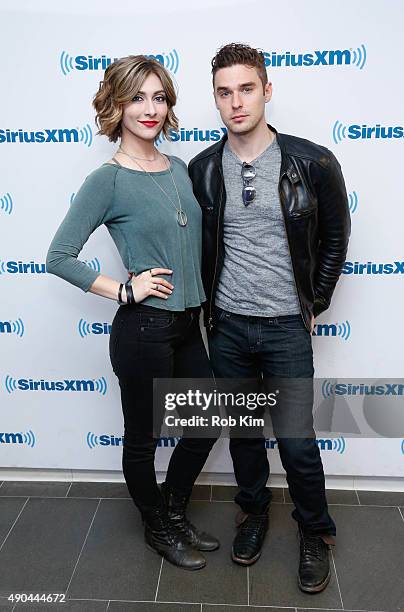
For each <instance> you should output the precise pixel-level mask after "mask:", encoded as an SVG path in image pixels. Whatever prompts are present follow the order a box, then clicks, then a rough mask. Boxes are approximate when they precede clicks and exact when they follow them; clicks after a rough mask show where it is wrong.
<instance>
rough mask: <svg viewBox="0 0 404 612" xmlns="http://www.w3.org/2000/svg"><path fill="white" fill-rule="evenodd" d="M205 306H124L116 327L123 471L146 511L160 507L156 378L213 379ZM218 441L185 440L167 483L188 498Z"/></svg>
mask: <svg viewBox="0 0 404 612" xmlns="http://www.w3.org/2000/svg"><path fill="white" fill-rule="evenodd" d="M199 313H200V307H198V308H189V309H186V310H185V311H182V312H173V311H167V310H162V309H160V308H154V307H152V306H146V305H143V304H136V305H135V306H121V307H120V308H119V309H118V311H117V313H116V315H115V317H114V320H113V323H112V330H111V336H110V358H111V364H112V368H113V370H114V372H115V374H116V376H117V377H118V379H119V386H120V389H121V402H122V410H123V417H124V442H123V454H122V467H123V473H124V477H125V480H126V484H127V486H128V489H129V493H130V495H131V497H132V499H133V501H134V503H135V504H136V506H137V507H138V508H139V510H140V511H141V512H142V510H143V509H147V508H150V507H155V506H160V505H161V494H160V490H159V488H158V486H157V481H156V472H155V469H154V456H155V451H156V447H157V443H158V439H155V438H154V437H153V378H171V377H174V378H212V370H211V367H210V363H209V359H208V356H207V353H206V350H205V346H204V344H203V340H202V335H201V331H200V327H199ZM215 441H216V439H215V438H214V439H213V438H205V439H199V438H181V440H180V441H179V442H178V444H177V445H176V447H175V449H174V451H173V454H172V456H171V459H170V463H169V466H168V471H167V476H166V482H167V484H168V485H169V486H170V487H172V488H174V489H176V490H177V491H178V492H179V493H183V494H184V495H189V494H190V493H191V491H192V487H193V484H194V482H195V480H196V478H197V477H198V475H199V473H200V472H201V470H202V468H203V466H204V464H205V461H206V459H207V457H208V455H209V452H210V450H211V448H212V446H213V444H214V443H215Z"/></svg>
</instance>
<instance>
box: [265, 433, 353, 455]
mask: <svg viewBox="0 0 404 612" xmlns="http://www.w3.org/2000/svg"><path fill="white" fill-rule="evenodd" d="M316 442H317V446H318V447H319V449H320V450H322V451H333V452H336V453H340V454H341V455H342V453H344V452H345V447H346V443H345V438H344V437H343V436H341V437H340V438H317V439H316ZM277 446H278V442H277V440H276V439H275V438H267V439H266V440H265V447H266V448H269V449H271V450H273V449H274V448H277Z"/></svg>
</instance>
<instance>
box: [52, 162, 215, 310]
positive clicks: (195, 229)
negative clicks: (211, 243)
mask: <svg viewBox="0 0 404 612" xmlns="http://www.w3.org/2000/svg"><path fill="white" fill-rule="evenodd" d="M169 159H170V162H171V172H172V175H173V178H174V181H175V184H176V186H177V189H178V193H179V196H180V199H181V207H182V209H183V210H184V211H185V212H186V215H187V218H188V223H187V225H186V226H185V227H181V226H180V225H179V224H178V222H177V213H176V209H175V206H174V204H175V205H176V207H177V208H178V198H177V193H176V191H175V187H174V184H173V181H172V178H171V176H170V172H169V170H163V171H161V172H154V173H153V175H152V176H153V178H154V180H155V181H157V182H158V183H159V185H160V186H161V187H162V188H163V189H164V191H165V192H166V193H167V195H168V196H169V197H170V198H171V200H172V202H170V200H169V199H168V197H167V196H166V195H165V194H164V193H163V192H162V191H161V189H160V188H159V187H158V186H157V185H156V184H155V182H154V181H153V180H152V179H151V177H150V176H149V175H148V173H147V172H141V171H137V170H132V169H130V168H125V167H123V166H118V165H115V164H112V163H106V164H103V165H102V166H101V167H99V168H97V169H96V170H95V171H94V172H92V173H91V174H90V175H89V176H88V177H87V178H86V180H85V181H84V183H83V185H82V186H81V188H80V190H79V191H78V193H77V194H76V196H75V198H74V200H73V203H72V204H71V206H70V209H69V211H68V213H67V215H66V217H65V218H64V220H63V221H62V223H61V225H60V227H59V229H58V230H57V232H56V234H55V237H54V238H53V240H52V243H51V245H50V247H49V251H48V255H47V258H46V267H47V271H48V272H49V273H50V274H56V276H60V277H61V278H64V279H65V280H67V281H68V282H69V283H72V284H73V285H76V286H77V287H79V288H80V289H82V290H83V291H88V290H89V289H90V287H91V285H92V284H93V283H94V281H95V279H96V278H97V277H98V276H99V273H98V272H96V271H94V270H92V269H91V268H90V267H89V266H87V265H86V264H85V263H84V262H82V261H80V260H79V259H78V255H79V253H80V251H81V250H82V248H83V246H84V244H85V243H86V242H87V240H88V238H89V237H90V235H91V234H92V232H94V230H95V229H96V228H97V227H99V226H100V225H102V224H104V225H105V226H106V227H107V229H108V231H109V233H110V235H111V237H112V239H113V241H114V242H115V245H116V247H117V249H118V251H119V254H120V256H121V258H122V262H123V265H124V266H125V268H126V269H127V270H128V271H130V272H134V273H135V274H136V275H137V274H140V273H141V272H143V271H144V270H149V269H150V268H168V269H170V270H173V274H172V275H166V276H162V277H163V278H166V279H167V280H168V281H169V282H171V283H172V284H173V285H174V290H173V293H172V294H171V295H170V296H169V297H168V299H167V300H163V299H161V298H158V297H154V296H150V297H147V298H146V299H145V300H143V301H142V303H143V304H148V305H149V306H155V307H157V308H162V309H164V310H177V311H181V310H184V309H185V308H190V307H194V306H199V305H200V304H201V303H202V302H204V301H205V299H206V298H205V293H204V290H203V285H202V279H201V252H202V235H201V234H202V213H201V209H200V207H199V204H198V202H197V200H196V199H195V197H194V194H193V191H192V184H191V181H190V179H189V177H188V172H187V167H186V165H185V164H184V162H183V161H181V160H180V159H179V158H177V157H174V156H170V158H169ZM173 203H174V204H173ZM117 280H119V279H117ZM125 280H126V278H124V279H122V281H123V282H125Z"/></svg>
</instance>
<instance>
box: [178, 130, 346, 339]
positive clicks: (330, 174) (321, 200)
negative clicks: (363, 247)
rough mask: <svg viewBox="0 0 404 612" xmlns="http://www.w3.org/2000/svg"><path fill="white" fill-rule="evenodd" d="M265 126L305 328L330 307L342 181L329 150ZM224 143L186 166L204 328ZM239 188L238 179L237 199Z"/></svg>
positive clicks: (215, 268) (213, 284) (218, 239)
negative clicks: (197, 210)
mask: <svg viewBox="0 0 404 612" xmlns="http://www.w3.org/2000/svg"><path fill="white" fill-rule="evenodd" d="M268 128H269V129H270V130H272V132H274V133H275V134H276V138H277V141H278V144H279V147H280V149H281V154H282V161H281V171H280V176H279V195H280V201H281V206H282V212H283V216H284V220H285V227H286V235H287V239H288V244H289V249H290V255H291V259H292V267H293V273H294V278H295V283H296V289H297V294H298V297H299V302H300V308H301V313H302V316H303V319H304V322H305V325H306V327H307V329H310V322H311V316H312V314H314V316H317V315H318V314H320V313H321V312H323V311H324V310H326V308H328V306H329V305H330V301H331V297H332V294H333V291H334V289H335V285H336V283H337V280H338V277H339V275H340V274H341V270H342V266H343V264H344V261H345V257H346V252H347V247H348V240H349V235H350V229H351V220H350V214H349V208H348V200H347V194H346V189H345V183H344V179H343V176H342V173H341V167H340V165H339V163H338V161H337V159H336V158H335V156H334V155H333V153H332V152H331V151H329V150H328V149H326V148H325V147H322V146H320V145H318V144H315V143H313V142H310V141H309V140H305V139H304V138H297V137H296V136H289V135H288V134H279V133H278V132H277V131H276V130H275V128H273V127H272V126H271V125H268ZM226 139H227V136H225V137H224V138H222V140H221V141H220V142H218V143H216V144H214V145H213V146H211V147H209V148H208V149H205V150H204V151H202V152H201V153H199V155H197V156H196V157H194V158H193V159H192V160H191V162H190V163H189V167H188V170H189V175H190V177H191V180H192V183H193V189H194V193H195V196H196V198H197V200H198V202H199V204H200V206H201V208H202V215H203V225H202V231H203V236H202V279H203V284H204V288H205V292H206V296H207V302H206V303H205V304H204V315H205V317H204V320H205V325H207V326H208V328H209V329H212V327H213V326H214V324H215V311H214V308H213V305H214V301H215V293H216V288H217V283H218V280H219V278H220V272H221V269H222V267H223V260H224V245H223V211H224V206H225V203H226V193H225V187H224V180H223V171H222V153H223V147H224V143H225V141H226ZM241 189H242V183H241V180H240V197H241ZM253 205H254V204H252V206H253ZM268 238H269V239H270V237H268Z"/></svg>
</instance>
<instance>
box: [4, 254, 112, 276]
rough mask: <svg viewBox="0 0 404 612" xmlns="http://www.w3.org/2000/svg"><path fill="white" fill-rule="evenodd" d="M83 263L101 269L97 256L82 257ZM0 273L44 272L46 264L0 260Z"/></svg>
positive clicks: (94, 268)
mask: <svg viewBox="0 0 404 612" xmlns="http://www.w3.org/2000/svg"><path fill="white" fill-rule="evenodd" d="M83 263H85V264H86V265H87V266H88V267H89V268H91V269H92V270H94V271H95V272H100V271H101V265H100V261H99V259H98V258H97V257H94V258H93V259H91V260H90V261H88V260H87V259H84V260H83ZM0 274H46V264H44V263H36V262H35V261H33V260H31V261H29V262H25V261H13V260H10V261H1V260H0Z"/></svg>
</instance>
